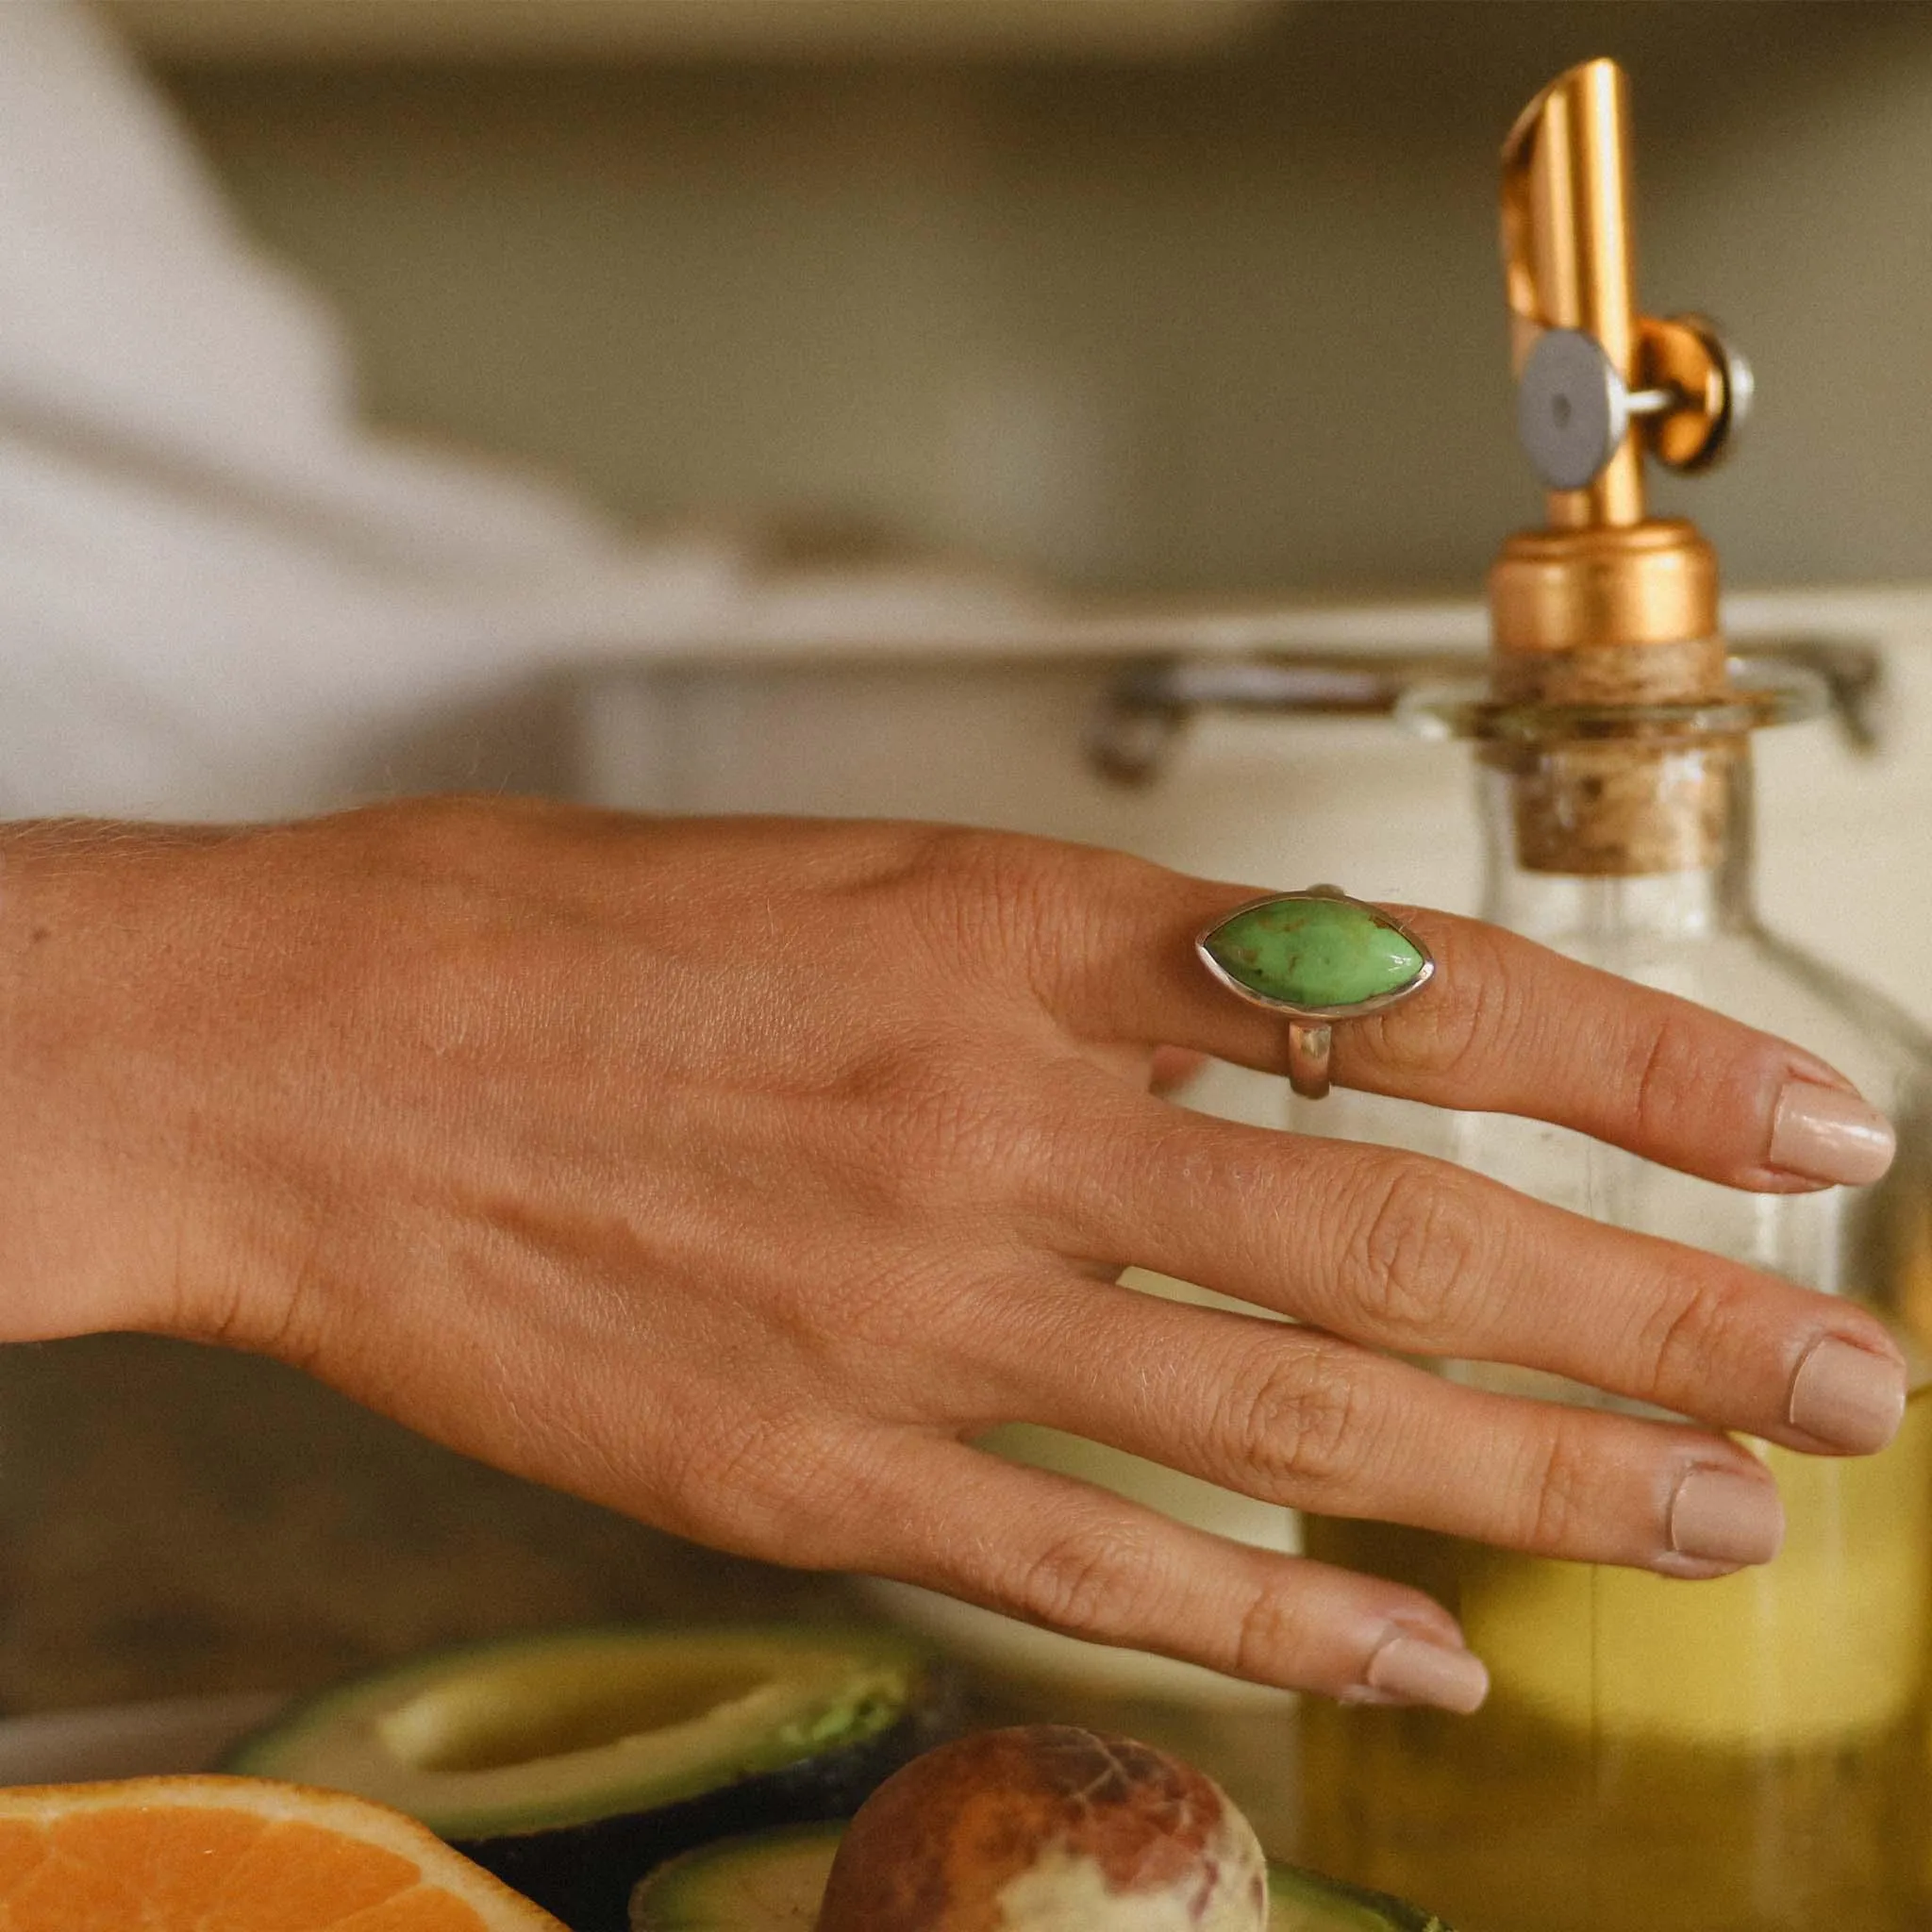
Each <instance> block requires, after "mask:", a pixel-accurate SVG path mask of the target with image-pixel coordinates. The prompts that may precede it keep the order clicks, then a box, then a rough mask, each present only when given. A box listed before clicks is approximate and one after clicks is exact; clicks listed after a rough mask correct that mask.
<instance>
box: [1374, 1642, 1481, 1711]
mask: <svg viewBox="0 0 1932 1932" xmlns="http://www.w3.org/2000/svg"><path fill="white" fill-rule="evenodd" d="M1362 1681H1363V1682H1364V1683H1366V1684H1367V1685H1368V1687H1369V1689H1370V1690H1371V1691H1380V1692H1381V1694H1382V1695H1383V1696H1384V1697H1386V1698H1388V1699H1389V1700H1390V1701H1391V1703H1397V1704H1433V1705H1435V1706H1437V1707H1438V1708H1440V1709H1442V1710H1454V1711H1458V1712H1460V1713H1462V1714H1463V1715H1465V1716H1466V1715H1467V1714H1468V1713H1469V1712H1470V1711H1472V1710H1475V1709H1477V1708H1478V1707H1480V1706H1481V1704H1482V1701H1483V1699H1484V1698H1485V1697H1487V1696H1488V1695H1489V1694H1490V1674H1489V1672H1488V1671H1486V1670H1485V1669H1484V1668H1483V1660H1482V1658H1481V1657H1477V1656H1476V1655H1475V1654H1474V1652H1473V1651H1467V1650H1455V1649H1452V1648H1451V1647H1450V1646H1449V1645H1448V1644H1446V1643H1432V1642H1430V1641H1429V1640H1428V1639H1427V1638H1426V1637H1407V1636H1397V1637H1391V1638H1388V1639H1387V1640H1385V1641H1384V1642H1383V1644H1382V1647H1381V1648H1380V1649H1379V1650H1378V1651H1376V1653H1375V1654H1374V1657H1371V1658H1370V1659H1369V1667H1368V1669H1367V1670H1366V1671H1364V1672H1363V1673H1362Z"/></svg>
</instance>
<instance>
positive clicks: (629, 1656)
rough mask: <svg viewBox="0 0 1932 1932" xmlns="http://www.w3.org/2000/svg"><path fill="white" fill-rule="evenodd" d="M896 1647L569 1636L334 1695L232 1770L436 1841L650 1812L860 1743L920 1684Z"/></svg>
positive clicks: (745, 1633) (785, 1635) (439, 1663)
mask: <svg viewBox="0 0 1932 1932" xmlns="http://www.w3.org/2000/svg"><path fill="white" fill-rule="evenodd" d="M923 1674H924V1665H923V1663H922V1661H921V1659H920V1657H919V1655H918V1654H917V1653H916V1652H915V1651H913V1650H911V1649H910V1648H908V1647H906V1646H903V1645H901V1644H899V1643H897V1642H895V1641H893V1640H892V1639H891V1638H888V1637H883V1636H877V1635H874V1634H873V1633H870V1632H868V1633H866V1634H864V1635H863V1636H860V1637H857V1638H855V1637H852V1636H849V1635H844V1634H841V1633H826V1634H820V1633H816V1632H811V1631H803V1630H801V1631H786V1630H776V1629H772V1630H766V1629H752V1630H742V1629H739V1630H718V1631H703V1630H684V1629H674V1630H653V1629H648V1628H639V1629H611V1630H573V1631H564V1632H558V1633H553V1634H546V1635H542V1636H538V1637H530V1638H522V1639H510V1640H508V1641H503V1642H498V1643H491V1644H484V1645H480V1646H477V1647H475V1648H473V1649H465V1650H459V1651H450V1652H443V1653H441V1654H440V1655H437V1656H434V1657H425V1658H422V1659H420V1660H418V1661H417V1662H414V1663H410V1664H406V1665H404V1666H402V1667H401V1668H400V1669H397V1670H392V1671H388V1672H384V1673H383V1674H380V1675H377V1676H373V1677H364V1678H360V1679H358V1681H357V1682H355V1683H352V1684H349V1685H346V1686H344V1687H342V1688H341V1689H340V1690H336V1691H327V1692H325V1693H324V1694H323V1695H322V1696H320V1697H318V1698H316V1699H314V1700H313V1701H312V1702H310V1703H308V1704H306V1705H304V1706H302V1707H300V1708H298V1709H297V1710H295V1711H294V1712H292V1713H291V1714H290V1715H289V1716H287V1717H285V1718H283V1719H282V1720H281V1721H280V1722H279V1723H277V1724H275V1725H274V1726H273V1727H272V1728H270V1729H268V1730H265V1731H261V1732H258V1733H257V1734H256V1735H255V1736H254V1737H253V1738H251V1739H248V1740H245V1741H244V1742H243V1743H242V1746H241V1747H240V1748H239V1749H238V1750H237V1751H236V1752H235V1754H234V1755H233V1757H231V1758H230V1759H229V1761H228V1764H227V1766H226V1767H225V1768H226V1769H228V1770H230V1771H236V1772H242V1773H247V1774H252V1775H254V1776H258V1777H282V1778H292V1779H294V1780H296V1781H297V1782H299V1783H305V1784H314V1785H325V1786H328V1787H330V1788H331V1789H333V1790H343V1791H354V1792H356V1793H358V1795H360V1796H362V1797H365V1798H374V1799H375V1800H377V1801H378V1802H379V1803H381V1804H385V1805H393V1806H394V1807H396V1808H397V1809H398V1810H401V1811H407V1812H409V1813H410V1814H411V1815H412V1816H414V1817H416V1818H420V1819H421V1820H422V1821H423V1823H424V1824H427V1825H428V1826H429V1827H430V1828H431V1830H433V1831H435V1832H436V1833H437V1834H438V1835H439V1836H440V1837H442V1838H482V1837H487V1836H489V1835H491V1833H495V1832H527V1831H538V1830H543V1829H546V1828H548V1827H551V1826H555V1825H568V1824H588V1823H590V1822H591V1821H592V1820H594V1819H600V1818H608V1817H610V1816H612V1815H613V1814H615V1813H618V1812H624V1811H637V1810H644V1809H653V1808H656V1807H658V1806H662V1805H670V1804H675V1803H676V1802H677V1801H678V1800H679V1799H683V1798H690V1797H694V1796H696V1795H697V1794H698V1793H700V1792H704V1791H708V1790H713V1789H715V1788H716V1787H717V1786H719V1785H721V1784H727V1783H736V1782H738V1781H740V1780H741V1779H743V1778H746V1777H749V1776H753V1775H755V1774H758V1773H760V1772H767V1771H774V1770H776V1769H778V1768H779V1767H781V1766H784V1765H789V1764H792V1763H795V1762H797V1761H798V1760H799V1759H802V1758H808V1757H812V1756H814V1755H815V1754H817V1753H818V1752H820V1751H823V1750H824V1749H826V1748H827V1747H829V1746H834V1745H841V1744H852V1743H857V1742H858V1741H860V1740H863V1739H866V1738H869V1737H873V1736H874V1735H876V1734H877V1733H878V1732H880V1731H883V1730H886V1729H888V1728H889V1727H890V1726H891V1724H894V1723H896V1722H897V1721H898V1720H899V1719H900V1718H901V1717H902V1716H904V1714H905V1712H906V1709H907V1707H908V1704H910V1703H911V1702H913V1701H914V1698H915V1696H916V1693H917V1690H918V1686H919V1683H920V1680H921V1678H922V1675H923Z"/></svg>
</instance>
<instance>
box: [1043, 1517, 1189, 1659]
mask: <svg viewBox="0 0 1932 1932" xmlns="http://www.w3.org/2000/svg"><path fill="white" fill-rule="evenodd" d="M1155 1567H1156V1566H1155V1562H1154V1557H1153V1553H1152V1552H1151V1551H1150V1550H1149V1548H1148V1546H1147V1543H1146V1541H1145V1539H1144V1538H1143V1537H1142V1536H1141V1535H1140V1534H1139V1533H1138V1532H1137V1531H1136V1530H1135V1528H1134V1527H1133V1525H1132V1524H1127V1523H1122V1522H1103V1521H1099V1520H1093V1521H1088V1522H1083V1523H1079V1524H1074V1525H1072V1526H1070V1527H1068V1528H1065V1529H1063V1530H1061V1531H1060V1532H1059V1533H1058V1535H1056V1536H1055V1537H1053V1538H1052V1539H1051V1540H1050V1541H1048V1542H1047V1543H1046V1544H1045V1545H1044V1546H1043V1547H1041V1549H1039V1550H1038V1551H1036V1552H1035V1553H1034V1554H1033V1555H1032V1556H1031V1557H1028V1559H1027V1560H1026V1563H1025V1566H1024V1569H1022V1570H1021V1571H1020V1573H1019V1574H1018V1575H1017V1576H1016V1577H1015V1578H1014V1579H1013V1583H1012V1587H1011V1589H1010V1591H1008V1604H1009V1606H1010V1607H1012V1608H1014V1609H1016V1610H1017V1611H1018V1612H1019V1614H1020V1615H1021V1616H1023V1617H1025V1618H1026V1619H1028V1620H1029V1621H1030V1622H1033V1623H1037V1624H1049V1625H1051V1626H1052V1627H1053V1628H1054V1629H1057V1630H1067V1631H1073V1632H1074V1633H1076V1634H1086V1633H1089V1632H1093V1633H1102V1634H1106V1633H1110V1632H1111V1631H1113V1630H1116V1629H1123V1628H1131V1627H1133V1626H1134V1625H1135V1624H1137V1623H1138V1621H1139V1618H1140V1614H1141V1610H1142V1609H1143V1608H1144V1607H1146V1606H1147V1603H1148V1600H1149V1598H1150V1597H1151V1595H1152V1594H1153V1584H1154V1571H1155Z"/></svg>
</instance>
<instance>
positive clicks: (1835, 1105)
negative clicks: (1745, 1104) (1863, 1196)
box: [1766, 1080, 1898, 1188]
mask: <svg viewBox="0 0 1932 1932" xmlns="http://www.w3.org/2000/svg"><path fill="white" fill-rule="evenodd" d="M1897 1149H1898V1136H1897V1135H1896V1134H1895V1133H1893V1132H1892V1129H1891V1123H1890V1121H1889V1120H1887V1119H1886V1118H1885V1116H1884V1115H1883V1114H1882V1113H1880V1112H1879V1111H1878V1110H1877V1108H1874V1107H1870V1106H1868V1105H1867V1104H1866V1103H1865V1102H1864V1101H1863V1100H1861V1099H1860V1098H1859V1097H1858V1096H1857V1094H1856V1093H1847V1092H1846V1091H1844V1090H1843V1089H1842V1088H1839V1087H1821V1086H1820V1085H1819V1084H1818V1083H1817V1082H1816V1081H1815V1080H1791V1081H1788V1082H1787V1083H1786V1086H1785V1091H1783V1092H1782V1093H1780V1094H1779V1095H1778V1099H1777V1111H1776V1112H1775V1113H1774V1114H1773V1116H1772V1121H1771V1152H1770V1154H1769V1155H1768V1156H1767V1157H1766V1158H1768V1159H1769V1161H1770V1163H1771V1165H1772V1166H1773V1167H1779V1168H1782V1169H1783V1170H1784V1171H1785V1173H1787V1174H1803V1175H1804V1176H1805V1178H1806V1179H1807V1180H1813V1181H1836V1182H1839V1183H1840V1184H1842V1185H1843V1186H1845V1187H1850V1188H1861V1187H1863V1186H1865V1184H1866V1183H1867V1182H1868V1181H1875V1180H1876V1179H1877V1178H1878V1177H1879V1176H1880V1175H1881V1174H1883V1173H1884V1172H1885V1170H1886V1169H1887V1168H1889V1167H1890V1165H1891V1157H1892V1155H1893V1154H1894V1153H1896V1152H1897Z"/></svg>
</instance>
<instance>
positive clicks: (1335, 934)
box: [1194, 886, 1436, 1100]
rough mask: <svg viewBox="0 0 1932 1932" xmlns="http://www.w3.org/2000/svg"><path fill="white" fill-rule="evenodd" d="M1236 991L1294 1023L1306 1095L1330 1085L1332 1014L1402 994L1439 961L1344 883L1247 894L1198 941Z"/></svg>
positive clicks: (1298, 1081)
mask: <svg viewBox="0 0 1932 1932" xmlns="http://www.w3.org/2000/svg"><path fill="white" fill-rule="evenodd" d="M1194 951H1195V952H1196V954H1197V955H1198V956H1199V957H1200V959H1201V963H1202V964H1203V965H1204V966H1206V967H1207V969H1208V972H1209V973H1211V974H1213V975H1214V977H1215V978H1216V979H1217V980H1218V981H1220V983H1221V984H1222V985H1223V986H1224V987H1225V988H1226V989H1227V991H1229V992H1231V993H1233V994H1234V995H1235V997H1236V998H1237V999H1240V1000H1244V1001H1245V1002H1246V1003H1247V1004H1248V1005H1249V1006H1251V1007H1260V1008H1263V1009H1264V1010H1266V1011H1268V1012H1271V1013H1278V1014H1280V1015H1281V1016H1282V1017H1283V1018H1284V1019H1286V1020H1287V1022H1288V1079H1289V1084H1290V1086H1291V1087H1292V1088H1293V1089H1294V1091H1296V1092H1297V1093H1299V1094H1300V1095H1302V1097H1303V1098H1304V1099H1306V1100H1320V1099H1321V1098H1322V1096H1323V1095H1324V1093H1326V1092H1327V1091H1328V1060H1329V1055H1330V1052H1331V1049H1332V1048H1333V1045H1334V1038H1335V1036H1334V1028H1335V1025H1336V1023H1337V1022H1339V1021H1343V1020H1361V1019H1366V1018H1367V1017H1368V1015H1369V1014H1371V1013H1379V1012H1381V1011H1383V1010H1384V1009H1385V1008H1389V1007H1392V1006H1394V1005H1395V1003H1396V1002H1397V1001H1398V1000H1406V999H1407V998H1408V996H1409V995H1410V994H1411V993H1413V992H1418V991H1421V990H1422V988H1423V987H1424V986H1425V985H1426V984H1427V983H1428V981H1429V979H1430V977H1431V975H1432V974H1434V973H1435V970H1436V961H1435V958H1434V956H1433V955H1432V954H1431V953H1430V951H1429V949H1428V947H1427V946H1426V945H1424V943H1423V941H1421V940H1420V939H1418V938H1417V937H1416V935H1415V934H1414V933H1413V932H1411V931H1410V930H1409V929H1408V927H1407V926H1406V925H1405V924H1403V923H1402V921H1401V920H1399V919H1397V918H1395V917H1394V916H1393V915H1392V914H1391V913H1387V912H1384V911H1383V910H1382V909H1381V908H1380V907H1379V906H1371V905H1369V904H1367V903H1366V902H1365V901H1363V900H1360V899H1351V898H1350V897H1349V895H1348V894H1347V893H1346V892H1344V891H1342V890H1341V887H1339V886H1310V887H1309V888H1308V889H1307V891H1305V892H1275V893H1271V894H1269V895H1268V896H1266V897H1264V898H1260V899H1250V900H1249V901H1248V902H1247V903H1246V904H1245V905H1242V906H1237V907H1236V908H1234V910H1233V911H1232V912H1229V913H1226V914H1224V916H1223V917H1222V918H1220V919H1217V920H1216V921H1215V922H1214V924H1212V925H1210V926H1208V927H1207V928H1206V929H1205V930H1204V931H1203V932H1202V933H1201V934H1200V935H1199V936H1198V937H1197V938H1196V940H1195V941H1194Z"/></svg>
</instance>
